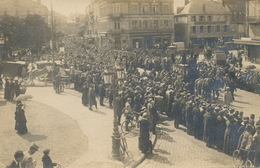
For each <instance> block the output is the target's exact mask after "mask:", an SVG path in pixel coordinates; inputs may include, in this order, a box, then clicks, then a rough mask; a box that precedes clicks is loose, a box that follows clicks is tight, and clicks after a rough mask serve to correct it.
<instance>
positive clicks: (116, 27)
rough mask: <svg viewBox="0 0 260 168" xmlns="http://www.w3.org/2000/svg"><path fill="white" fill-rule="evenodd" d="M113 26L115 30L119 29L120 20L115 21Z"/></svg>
mask: <svg viewBox="0 0 260 168" xmlns="http://www.w3.org/2000/svg"><path fill="white" fill-rule="evenodd" d="M114 27H115V29H116V30H118V29H120V22H115V23H114Z"/></svg>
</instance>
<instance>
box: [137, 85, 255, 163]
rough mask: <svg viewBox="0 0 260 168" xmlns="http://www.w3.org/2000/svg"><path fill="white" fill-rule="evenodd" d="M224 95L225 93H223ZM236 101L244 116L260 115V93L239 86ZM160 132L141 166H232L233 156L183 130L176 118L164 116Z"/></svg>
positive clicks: (236, 106) (235, 104)
mask: <svg viewBox="0 0 260 168" xmlns="http://www.w3.org/2000/svg"><path fill="white" fill-rule="evenodd" d="M220 98H222V96H220ZM235 99H236V101H235V102H234V103H233V104H232V105H233V107H234V108H235V109H237V110H239V111H243V112H244V116H249V115H250V114H252V113H253V114H255V115H256V117H257V118H256V119H258V117H260V111H259V110H258V109H260V103H259V100H260V96H259V95H257V94H254V93H251V92H247V91H244V90H240V89H238V90H237V92H236V94H235ZM159 127H161V131H160V132H161V134H160V136H159V139H158V142H157V144H156V147H155V149H154V155H152V156H150V158H149V159H147V160H146V161H144V162H143V163H142V164H141V165H140V166H139V167H140V168H156V167H160V168H161V167H162V168H168V167H169V168H170V167H176V168H190V167H194V168H219V167H228V168H229V167H233V162H232V158H231V157H230V156H228V155H225V154H223V153H221V152H218V151H216V150H214V149H210V148H207V147H206V146H205V143H204V142H203V141H198V140H196V139H194V138H193V137H192V136H189V135H187V134H186V132H184V131H183V130H177V129H175V128H174V127H173V121H168V120H167V119H166V118H165V119H163V122H162V124H160V125H159Z"/></svg>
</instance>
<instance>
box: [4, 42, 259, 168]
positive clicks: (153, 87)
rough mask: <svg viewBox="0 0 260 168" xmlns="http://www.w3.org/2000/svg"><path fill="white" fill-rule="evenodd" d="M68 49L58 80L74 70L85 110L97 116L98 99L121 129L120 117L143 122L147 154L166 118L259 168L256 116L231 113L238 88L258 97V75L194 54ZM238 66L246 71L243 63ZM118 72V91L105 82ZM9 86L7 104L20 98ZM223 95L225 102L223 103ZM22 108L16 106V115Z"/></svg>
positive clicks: (141, 138)
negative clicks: (250, 156)
mask: <svg viewBox="0 0 260 168" xmlns="http://www.w3.org/2000/svg"><path fill="white" fill-rule="evenodd" d="M67 46H70V47H68V49H67V50H68V51H67V52H68V53H69V54H68V55H67V56H66V57H61V59H62V60H63V61H64V64H63V65H61V66H58V65H57V66H56V68H55V69H54V71H55V73H54V74H55V75H54V76H56V78H57V76H58V75H59V69H60V68H64V69H70V72H69V73H70V74H69V75H70V76H71V77H72V81H73V82H74V88H75V90H76V91H79V92H81V93H82V104H83V105H84V106H88V107H89V109H90V110H93V109H92V106H95V107H96V108H98V106H97V101H96V96H97V95H98V96H99V100H100V101H99V102H100V106H104V98H105V97H107V98H108V100H109V106H110V107H113V108H115V110H116V112H117V117H118V124H119V125H120V124H121V118H122V115H124V116H125V118H126V120H127V121H130V120H132V119H133V118H134V117H138V116H141V117H140V118H141V119H140V133H139V139H138V140H139V149H140V150H141V151H142V152H143V153H147V152H148V151H152V146H151V141H150V139H149V138H150V133H153V134H156V125H157V123H158V122H160V115H166V116H168V118H169V119H174V127H175V128H176V129H179V128H180V127H182V126H183V127H186V132H187V133H188V134H189V135H191V136H194V137H195V138H196V139H199V140H203V141H205V143H206V145H207V147H211V148H215V149H217V150H219V151H221V152H224V153H226V154H228V155H232V154H233V152H234V151H235V150H236V149H241V151H249V150H251V149H252V150H255V158H254V159H255V166H257V167H258V166H260V159H259V158H260V121H257V122H255V115H254V114H251V116H243V112H241V111H237V110H236V109H235V108H233V107H232V102H233V101H234V100H235V96H234V92H235V91H236V88H237V87H240V88H242V89H245V87H249V88H252V87H253V88H254V91H258V89H257V88H258V87H255V86H250V84H252V83H254V84H255V82H256V80H258V81H259V74H258V73H254V72H253V71H250V70H246V71H241V70H240V71H237V69H236V68H235V64H236V63H237V62H236V61H235V62H233V61H230V62H229V61H228V64H227V66H225V67H219V66H217V65H215V64H212V63H210V62H207V61H202V62H198V60H197V59H198V53H192V52H191V53H188V54H187V53H182V54H181V56H180V58H179V57H177V55H176V54H174V53H173V54H171V55H168V57H164V55H163V54H165V53H164V52H163V51H161V50H157V49H151V50H142V49H139V50H133V51H116V50H115V51H112V50H108V49H105V48H103V49H102V48H101V49H100V48H97V47H95V46H94V45H89V46H82V43H80V42H79V41H77V40H75V41H73V40H68V41H67ZM82 48H85V49H86V50H83V49H82ZM75 51H77V52H78V51H80V52H79V53H75ZM82 53H85V54H82ZM85 55H87V56H85ZM232 57H234V56H233V55H230V60H233V59H232ZM238 66H239V67H242V63H241V62H239V65H238ZM115 67H116V68H123V69H125V70H126V73H125V74H126V75H125V77H124V78H123V79H117V80H116V87H115V86H113V85H112V84H111V83H110V84H109V85H108V84H107V83H105V82H104V73H106V72H115V69H116V68H115ZM252 78H253V79H252ZM15 81H16V80H15ZM11 83H12V84H13V83H14V85H15V84H16V82H11ZM244 83H246V84H247V85H245V84H244ZM248 84H249V85H248ZM9 85H11V84H10V83H9V82H8V79H7V80H6V82H5V99H7V100H12V98H13V95H14V93H16V94H18V95H19V89H10V86H9ZM18 85H19V84H18ZM15 86H16V85H15ZM15 86H13V87H14V88H16V87H15ZM221 91H223V101H221V100H220V99H219V96H220V92H221ZM257 93H258V92H257ZM18 95H16V96H18ZM114 95H116V97H115V96H114ZM21 107H22V104H21V102H18V103H17V113H18V111H22V110H21ZM24 119H25V123H26V118H24ZM181 125H182V126H181ZM25 127H26V125H25ZM126 127H127V126H126ZM16 129H17V131H18V133H19V132H20V133H26V132H27V128H26V129H25V128H24V129H21V127H20V128H16ZM126 129H127V128H126ZM17 155H19V156H22V155H23V154H21V152H20V151H18V152H17V153H16V154H15V158H16V156H17ZM243 155H245V152H244V153H243ZM17 162H19V161H18V160H17Z"/></svg>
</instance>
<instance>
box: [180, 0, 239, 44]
mask: <svg viewBox="0 0 260 168" xmlns="http://www.w3.org/2000/svg"><path fill="white" fill-rule="evenodd" d="M234 34H235V29H233V28H232V27H231V13H230V11H229V9H228V8H226V7H225V6H223V5H222V4H221V3H220V2H216V1H211V0H191V1H190V2H189V3H187V4H186V5H185V7H184V8H183V9H182V11H180V13H178V14H176V15H175V40H176V41H182V42H185V44H186V46H189V45H198V46H203V45H205V44H209V45H212V46H213V45H214V44H215V43H216V42H218V41H219V40H223V41H230V40H231V39H232V37H233V35H234Z"/></svg>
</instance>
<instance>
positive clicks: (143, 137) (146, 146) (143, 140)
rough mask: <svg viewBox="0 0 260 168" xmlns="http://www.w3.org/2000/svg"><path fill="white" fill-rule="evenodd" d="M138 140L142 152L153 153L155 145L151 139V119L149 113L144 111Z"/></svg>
mask: <svg viewBox="0 0 260 168" xmlns="http://www.w3.org/2000/svg"><path fill="white" fill-rule="evenodd" d="M138 140H139V142H138V148H139V149H140V150H141V152H142V153H144V154H146V153H147V152H149V151H150V152H151V153H152V150H153V147H152V141H151V140H150V133H149V121H148V114H147V113H143V115H142V119H141V120H140V132H139V138H138Z"/></svg>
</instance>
